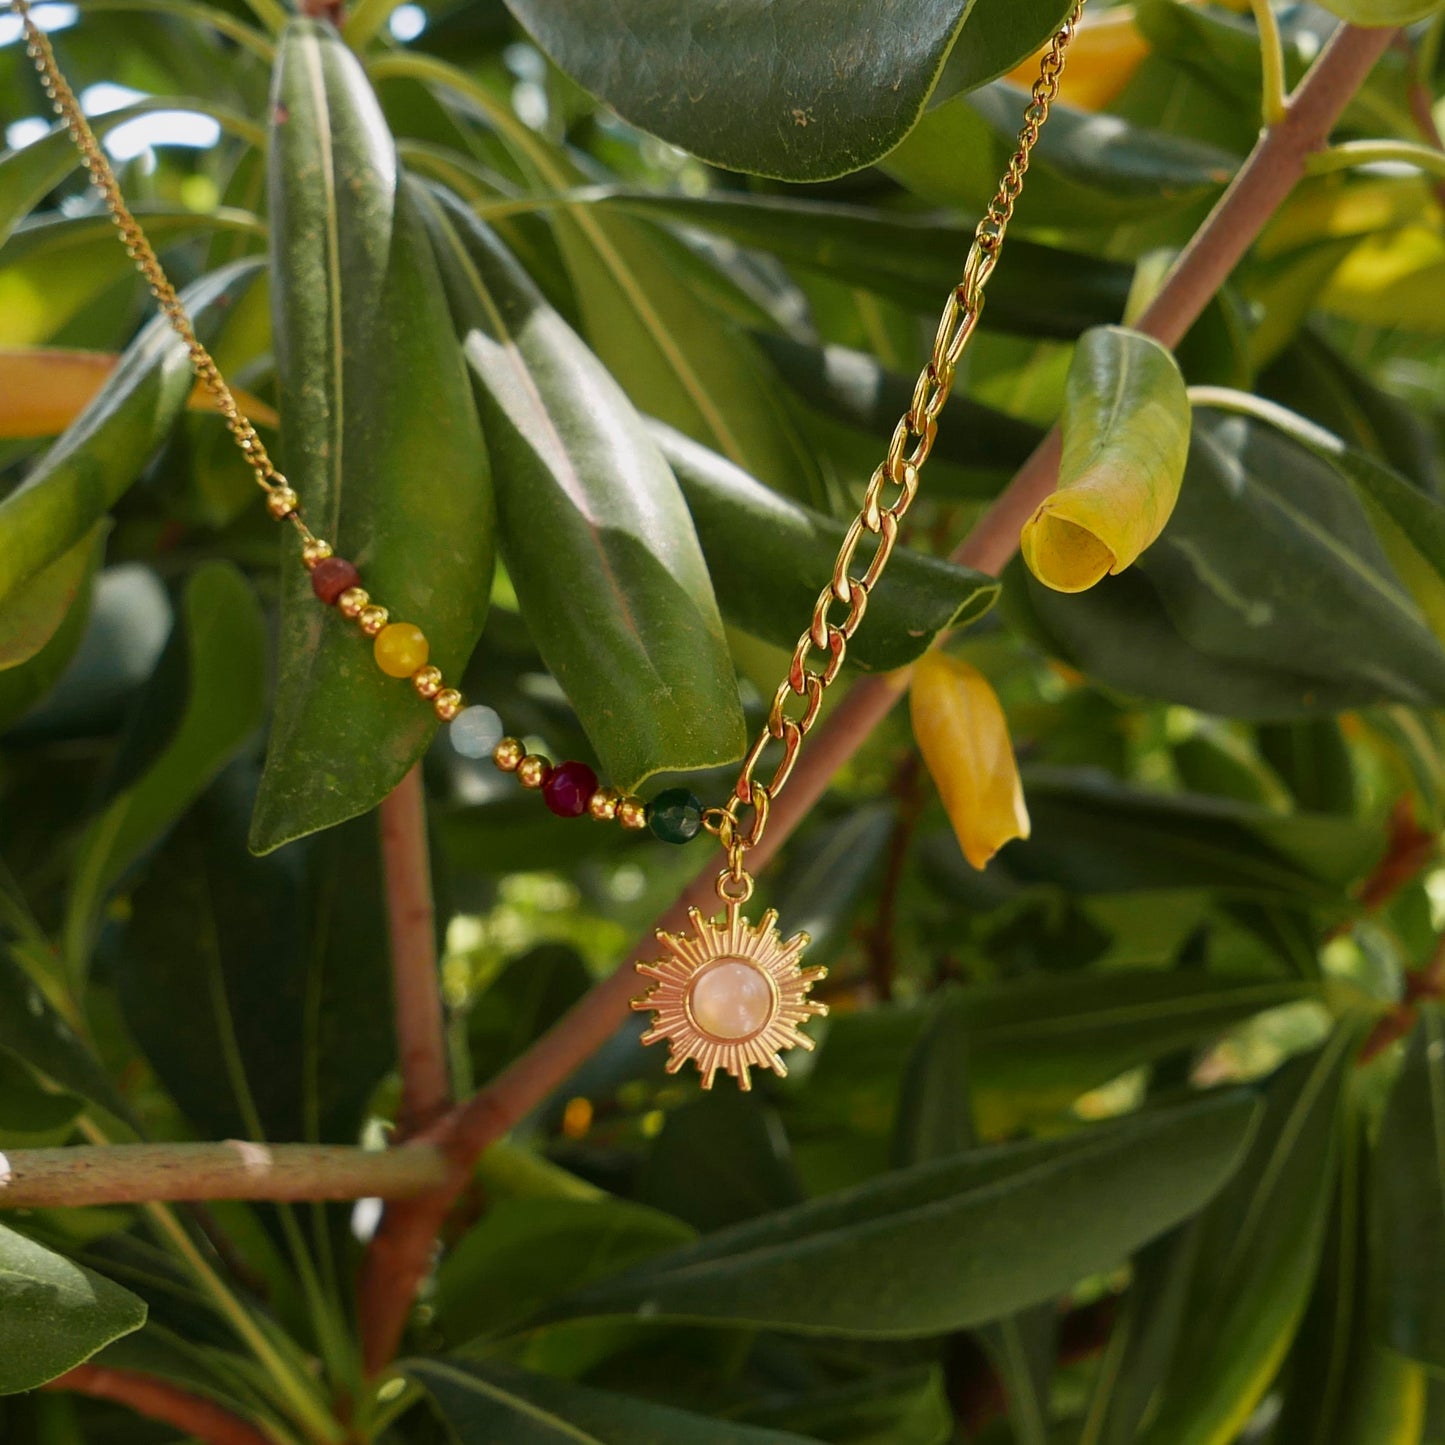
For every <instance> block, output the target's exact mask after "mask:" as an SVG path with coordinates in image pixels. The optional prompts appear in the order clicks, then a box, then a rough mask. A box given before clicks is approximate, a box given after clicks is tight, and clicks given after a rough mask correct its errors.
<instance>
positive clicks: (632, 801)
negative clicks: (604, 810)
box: [617, 798, 647, 833]
mask: <svg viewBox="0 0 1445 1445" xmlns="http://www.w3.org/2000/svg"><path fill="white" fill-rule="evenodd" d="M617 821H618V822H619V823H621V824H622V826H623V827H624V828H627V829H629V830H630V831H631V832H634V833H636V832H638V831H640V830H641V829H643V828H645V827H646V826H647V804H646V803H644V802H643V801H642V799H641V798H623V799H622V801H621V802H619V803H618V805H617Z"/></svg>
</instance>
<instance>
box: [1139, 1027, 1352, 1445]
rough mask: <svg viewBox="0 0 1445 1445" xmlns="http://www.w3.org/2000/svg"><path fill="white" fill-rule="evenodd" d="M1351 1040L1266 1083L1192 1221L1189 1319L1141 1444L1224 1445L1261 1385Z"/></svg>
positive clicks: (1286, 1312)
mask: <svg viewBox="0 0 1445 1445" xmlns="http://www.w3.org/2000/svg"><path fill="white" fill-rule="evenodd" d="M1357 1044H1358V1035H1357V1032H1356V1030H1355V1028H1354V1027H1353V1026H1350V1027H1342V1028H1340V1029H1339V1030H1337V1032H1336V1033H1335V1035H1334V1036H1333V1037H1332V1038H1331V1039H1330V1041H1329V1042H1328V1043H1327V1044H1326V1045H1325V1047H1324V1048H1323V1049H1322V1050H1320V1051H1319V1052H1318V1053H1315V1054H1312V1055H1307V1056H1305V1057H1302V1058H1299V1059H1296V1060H1294V1061H1292V1062H1291V1063H1289V1064H1287V1065H1286V1066H1285V1067H1284V1068H1283V1069H1282V1070H1280V1072H1279V1074H1278V1075H1277V1076H1276V1077H1275V1079H1274V1080H1273V1081H1272V1082H1271V1085H1270V1088H1269V1092H1268V1095H1267V1102H1266V1109H1265V1114H1264V1118H1263V1120H1262V1122H1261V1125H1260V1129H1259V1132H1258V1133H1257V1134H1256V1135H1255V1138H1254V1142H1253V1144H1252V1146H1251V1148H1250V1150H1249V1154H1248V1157H1247V1158H1246V1159H1245V1161H1244V1163H1243V1164H1242V1165H1241V1166H1240V1169H1239V1172H1238V1174H1236V1175H1235V1177H1234V1179H1233V1181H1232V1182H1231V1183H1230V1185H1229V1186H1228V1188H1227V1189H1226V1190H1225V1191H1224V1192H1223V1193H1222V1194H1221V1195H1220V1196H1219V1198H1218V1199H1217V1200H1216V1201H1215V1203H1214V1204H1213V1205H1211V1206H1210V1208H1209V1209H1208V1210H1207V1211H1206V1212H1205V1214H1204V1215H1202V1216H1201V1217H1200V1219H1199V1220H1198V1222H1197V1224H1196V1226H1195V1227H1196V1228H1197V1229H1198V1230H1199V1241H1198V1264H1197V1267H1196V1272H1195V1277H1194V1280H1193V1282H1192V1285H1191V1288H1190V1291H1189V1302H1188V1305H1187V1307H1186V1310H1185V1319H1186V1323H1185V1327H1184V1330H1183V1332H1182V1334H1181V1336H1180V1339H1179V1344H1178V1346H1177V1348H1176V1350H1175V1352H1174V1360H1173V1364H1172V1366H1171V1370H1170V1374H1169V1377H1168V1379H1167V1380H1166V1382H1165V1384H1164V1386H1163V1392H1162V1396H1161V1403H1160V1407H1159V1413H1158V1415H1157V1416H1156V1417H1155V1419H1154V1420H1153V1422H1152V1424H1151V1425H1150V1426H1149V1427H1148V1428H1147V1429H1146V1430H1145V1432H1144V1433H1143V1435H1142V1436H1141V1437H1140V1438H1141V1441H1142V1442H1144V1445H1228V1442H1230V1441H1233V1440H1234V1439H1235V1438H1236V1437H1237V1435H1238V1433H1239V1431H1240V1430H1241V1429H1242V1428H1243V1426H1244V1424H1245V1422H1246V1421H1248V1419H1249V1418H1250V1416H1251V1415H1253V1413H1254V1411H1255V1408H1256V1407H1257V1406H1258V1404H1259V1402H1260V1401H1261V1399H1263V1397H1264V1394H1265V1392H1266V1390H1268V1389H1269V1386H1270V1384H1271V1382H1272V1381H1273V1379H1274V1376H1275V1373H1276V1371H1277V1370H1278V1369H1279V1367H1280V1365H1281V1363H1282V1362H1283V1360H1284V1357H1285V1354H1286V1352H1287V1351H1288V1350H1289V1347H1290V1343H1291V1341H1292V1340H1293V1338H1294V1335H1295V1331H1296V1329H1297V1328H1298V1325H1299V1322H1300V1318H1301V1316H1302V1315H1303V1313H1304V1309H1305V1304H1306V1302H1307V1300H1308V1298H1309V1292H1310V1287H1311V1285H1312V1284H1313V1281H1314V1278H1315V1271H1316V1269H1317V1267H1318V1264H1319V1258H1320V1250H1321V1246H1322V1244H1323V1241H1324V1235H1325V1226H1326V1223H1327V1221H1328V1217H1329V1209H1330V1200H1331V1193H1332V1189H1333V1182H1334V1177H1335V1168H1336V1163H1337V1149H1336V1141H1337V1137H1338V1132H1339V1129H1338V1118H1339V1110H1340V1107H1341V1101H1342V1099H1343V1096H1344V1090H1345V1088H1346V1086H1347V1084H1348V1082H1349V1078H1350V1073H1351V1071H1352V1069H1353V1067H1354V1055H1355V1049H1356V1046H1357Z"/></svg>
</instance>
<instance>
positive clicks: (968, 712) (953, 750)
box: [909, 652, 1029, 868]
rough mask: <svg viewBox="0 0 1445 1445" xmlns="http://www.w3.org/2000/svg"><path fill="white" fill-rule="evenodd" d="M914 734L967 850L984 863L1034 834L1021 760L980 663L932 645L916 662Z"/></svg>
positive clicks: (978, 864)
mask: <svg viewBox="0 0 1445 1445" xmlns="http://www.w3.org/2000/svg"><path fill="white" fill-rule="evenodd" d="M909 706H910V709H911V712H912V716H913V736H914V737H915V738H916V739H917V741H918V750H919V752H921V753H922V754H923V761H924V762H925V763H926V764H927V766H928V771H929V772H930V773H931V774H932V775H933V781H934V783H935V784H936V786H937V788H938V792H939V796H940V797H941V798H942V799H943V806H944V808H945V809H946V810H947V812H948V817H949V821H950V822H951V823H952V824H953V831H954V832H955V833H956V834H957V835H958V844H959V847H960V848H962V849H963V856H964V857H965V858H967V859H968V861H969V862H970V863H971V864H972V865H973V866H974V867H975V868H983V867H984V866H985V865H986V864H987V863H988V860H989V859H990V858H992V857H993V855H994V854H995V853H997V852H998V850H999V849H1000V848H1002V847H1003V845H1004V844H1005V843H1007V842H1009V841H1011V840H1012V839H1014V838H1027V837H1028V836H1029V814H1028V809H1027V808H1026V807H1025V806H1024V791H1023V786H1022V784H1021V783H1020V782H1019V770H1018V764H1017V763H1016V762H1015V761H1014V750H1013V744H1012V743H1011V742H1010V741H1009V735H1008V721H1007V719H1006V718H1005V717H1004V711H1003V706H1002V704H1001V703H1000V702H999V700H998V695H997V694H996V693H995V692H994V690H993V688H992V687H990V686H989V682H988V679H987V678H986V677H985V676H984V675H983V674H982V673H981V672H980V671H979V670H978V669H977V668H976V667H970V666H969V665H968V663H966V662H963V661H961V660H960V659H959V658H956V657H949V656H947V655H946V654H944V653H941V652H929V653H926V654H925V655H924V656H923V657H922V658H920V659H919V661H918V663H917V664H916V665H915V666H914V669H913V681H912V685H911V688H910V691H909Z"/></svg>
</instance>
